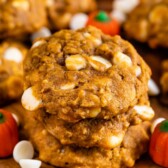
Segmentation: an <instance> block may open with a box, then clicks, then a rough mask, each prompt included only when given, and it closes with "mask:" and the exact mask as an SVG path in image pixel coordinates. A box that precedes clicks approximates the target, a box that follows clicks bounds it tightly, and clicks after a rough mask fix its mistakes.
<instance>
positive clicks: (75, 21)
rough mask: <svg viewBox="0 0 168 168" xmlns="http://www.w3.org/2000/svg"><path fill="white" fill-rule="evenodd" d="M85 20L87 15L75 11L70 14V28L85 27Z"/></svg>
mask: <svg viewBox="0 0 168 168" xmlns="http://www.w3.org/2000/svg"><path fill="white" fill-rule="evenodd" d="M87 21H88V15H86V14H85V13H77V14H75V15H73V16H72V18H71V20H70V25H69V26H70V28H71V29H72V30H76V29H80V28H83V27H85V25H86V22H87Z"/></svg>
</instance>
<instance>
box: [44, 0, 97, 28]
mask: <svg viewBox="0 0 168 168" xmlns="http://www.w3.org/2000/svg"><path fill="white" fill-rule="evenodd" d="M46 6H47V14H48V19H49V22H50V26H51V27H52V29H63V28H68V27H69V23H70V20H71V18H72V16H73V15H74V14H76V13H89V12H91V11H94V10H96V7H97V4H96V1H95V0H73V1H72V0H46Z"/></svg>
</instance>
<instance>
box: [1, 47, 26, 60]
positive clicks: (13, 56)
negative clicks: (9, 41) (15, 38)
mask: <svg viewBox="0 0 168 168" xmlns="http://www.w3.org/2000/svg"><path fill="white" fill-rule="evenodd" d="M4 59H6V60H9V61H14V62H16V63H20V62H21V61H23V54H22V53H21V51H20V50H19V49H18V48H16V47H10V48H8V49H6V50H5V52H4Z"/></svg>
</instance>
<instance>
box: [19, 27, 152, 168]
mask: <svg viewBox="0 0 168 168" xmlns="http://www.w3.org/2000/svg"><path fill="white" fill-rule="evenodd" d="M24 72H25V91H24V93H23V96H22V105H23V107H24V108H26V109H27V110H30V111H31V112H30V111H27V115H25V116H26V117H25V125H24V128H25V130H26V132H27V133H28V135H29V138H30V140H31V141H32V142H33V144H34V146H35V148H36V149H37V151H39V158H40V159H41V160H43V161H44V162H49V163H50V164H52V165H55V166H58V167H69V168H70V167H74V168H79V167H80V168H89V167H97V168H99V167H100V168H105V167H111V168H120V167H122V168H123V167H131V166H133V165H134V163H135V160H136V159H138V158H139V157H140V155H141V154H142V153H144V152H145V151H146V150H147V146H148V141H149V135H150V134H149V128H150V120H151V119H152V118H153V116H154V111H153V110H152V108H151V107H150V104H149V101H148V96H147V90H148V87H147V84H148V80H149V79H150V75H151V71H150V69H149V67H148V66H147V64H146V63H145V62H144V61H143V59H142V58H141V57H140V56H139V54H138V53H137V52H136V50H135V49H134V47H133V46H132V45H131V44H130V43H129V42H127V41H125V40H123V39H121V37H119V36H114V37H111V36H108V35H105V34H103V33H102V32H101V31H100V30H98V29H96V28H94V27H87V28H84V29H79V30H77V31H73V30H61V31H59V32H57V33H55V34H53V35H52V36H50V37H48V38H41V39H38V40H37V41H35V42H34V44H33V46H32V47H31V49H30V50H29V53H28V55H27V57H26V59H25V61H24ZM28 98H29V99H28ZM30 98H31V99H30ZM29 100H31V101H29ZM137 137H138V138H137ZM55 156H57V157H55Z"/></svg>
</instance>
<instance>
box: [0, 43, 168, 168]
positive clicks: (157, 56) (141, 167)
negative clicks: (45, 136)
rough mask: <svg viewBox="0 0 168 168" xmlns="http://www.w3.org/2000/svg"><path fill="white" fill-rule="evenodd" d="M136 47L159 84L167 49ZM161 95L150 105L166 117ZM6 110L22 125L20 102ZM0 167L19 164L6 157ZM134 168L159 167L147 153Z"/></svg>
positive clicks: (11, 167) (136, 45)
mask: <svg viewBox="0 0 168 168" xmlns="http://www.w3.org/2000/svg"><path fill="white" fill-rule="evenodd" d="M132 43H133V44H134V46H135V48H136V49H137V51H138V52H139V53H140V54H141V56H142V57H143V58H144V59H145V60H146V62H147V63H148V65H149V66H150V67H151V69H152V73H153V74H152V78H153V79H154V80H155V82H156V83H157V84H158V85H159V78H160V75H161V69H160V67H161V62H162V60H164V59H166V56H167V57H168V50H166V49H161V48H160V49H156V50H152V49H150V48H149V47H148V46H147V45H145V44H139V43H136V42H132ZM160 100H161V95H159V96H157V97H150V102H151V106H152V107H153V109H154V110H155V113H156V114H155V118H158V117H165V118H168V105H167V106H166V105H163V104H162V103H161V101H160ZM4 108H5V109H7V110H10V111H11V112H13V113H15V114H17V115H18V116H19V118H20V121H21V125H22V115H23V114H24V113H23V111H24V109H23V108H22V106H21V104H20V103H19V102H15V103H13V104H10V105H8V106H6V107H4ZM24 134H25V133H24V132H22V129H21V127H20V137H22V138H23V139H24V136H23V135H24ZM0 168H19V165H18V164H17V163H16V162H15V161H14V160H13V159H12V157H10V158H6V159H0ZM41 168H53V166H49V165H47V164H44V163H43V164H42V166H41ZM134 168H160V167H159V166H157V165H156V164H154V163H153V162H152V160H151V159H150V157H149V156H148V154H145V155H143V156H142V157H141V158H140V159H139V160H138V161H137V162H136V164H135V166H134Z"/></svg>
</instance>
